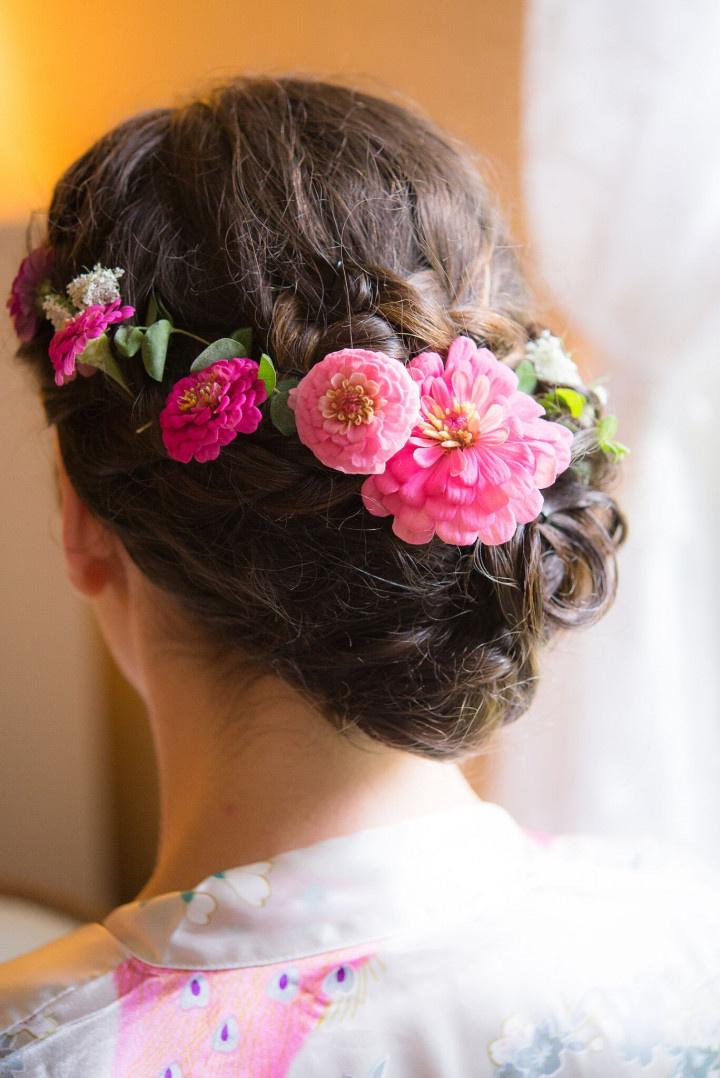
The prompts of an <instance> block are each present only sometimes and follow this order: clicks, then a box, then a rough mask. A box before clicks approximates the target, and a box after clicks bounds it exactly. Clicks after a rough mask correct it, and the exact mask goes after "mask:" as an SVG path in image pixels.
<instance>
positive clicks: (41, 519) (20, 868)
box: [0, 228, 113, 912]
mask: <svg viewBox="0 0 720 1078" xmlns="http://www.w3.org/2000/svg"><path fill="white" fill-rule="evenodd" d="M23 239H24V237H23V235H22V233H21V231H20V230H19V229H17V228H14V229H13V228H4V229H0V290H1V294H2V295H3V296H5V295H6V293H7V290H8V288H9V284H10V281H11V279H12V275H13V273H14V271H15V267H16V265H17V262H18V260H19V257H20V253H21V251H22V243H23ZM13 348H14V339H13V336H12V333H11V328H10V325H9V321H8V319H7V317H6V315H5V311H4V309H3V312H2V317H1V318H0V349H2V356H3V363H4V369H3V378H2V386H3V393H2V398H3V410H2V423H1V424H0V461H2V513H0V566H1V571H0V600H1V607H0V609H2V618H1V619H0V655H2V663H1V668H2V674H1V681H0V722H1V725H0V890H3V891H5V892H7V891H10V892H17V893H21V894H37V895H38V896H39V897H43V896H45V895H47V896H48V897H49V898H52V899H53V900H55V901H56V902H59V903H60V904H61V905H67V907H68V908H69V909H73V910H76V909H77V910H78V911H79V912H82V911H83V910H84V909H85V908H89V909H92V908H94V907H95V906H98V905H99V906H104V905H105V904H107V902H108V900H109V899H110V898H111V896H112V894H113V886H112V852H111V849H110V845H109V842H108V837H109V830H108V828H109V825H110V813H109V805H108V798H107V795H106V792H105V788H106V780H105V760H106V747H105V746H106V741H105V737H106V735H105V730H104V726H103V721H102V720H103V697H102V688H103V687H102V682H101V674H100V670H99V668H98V663H97V650H96V648H95V647H94V646H93V632H92V625H91V622H90V619H89V616H88V613H87V610H86V608H85V607H84V606H83V605H82V604H81V603H80V602H79V600H78V599H77V598H76V596H75V595H74V593H73V592H72V590H71V588H70V586H69V584H68V583H67V582H66V579H65V575H64V571H63V564H62V557H61V553H60V544H59V533H58V521H57V514H56V511H55V490H54V486H53V474H52V445H51V440H50V435H49V432H48V431H46V430H44V420H43V416H42V413H41V409H40V407H39V405H37V404H36V402H35V398H34V396H33V394H32V393H31V392H30V390H29V381H28V378H27V372H25V371H23V370H21V368H20V366H19V365H18V364H15V363H13V362H10V356H11V354H12V352H13Z"/></svg>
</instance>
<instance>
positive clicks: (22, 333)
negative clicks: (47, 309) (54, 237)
mask: <svg viewBox="0 0 720 1078" xmlns="http://www.w3.org/2000/svg"><path fill="white" fill-rule="evenodd" d="M52 263H53V252H52V251H51V250H50V248H49V247H36V248H35V250H34V251H31V252H30V254H29V255H28V256H27V257H26V258H23V260H22V262H21V263H20V269H19V270H18V271H17V274H16V276H15V280H14V281H13V283H12V285H11V286H10V295H9V296H8V299H7V309H8V310H9V311H10V317H11V318H12V320H13V325H14V326H15V333H16V334H17V336H18V337H19V338H20V340H21V341H31V340H32V338H33V337H34V336H35V334H36V333H37V331H38V328H39V325H40V314H39V313H38V308H37V289H38V286H39V285H41V284H42V282H43V281H44V280H45V279H46V278H47V277H48V276H49V274H50V271H51V269H52Z"/></svg>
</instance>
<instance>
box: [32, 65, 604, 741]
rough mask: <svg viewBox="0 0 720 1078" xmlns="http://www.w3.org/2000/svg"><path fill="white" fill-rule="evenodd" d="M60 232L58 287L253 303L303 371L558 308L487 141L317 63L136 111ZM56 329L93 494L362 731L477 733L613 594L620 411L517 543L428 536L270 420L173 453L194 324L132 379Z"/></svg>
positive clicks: (47, 395)
mask: <svg viewBox="0 0 720 1078" xmlns="http://www.w3.org/2000/svg"><path fill="white" fill-rule="evenodd" d="M48 242H49V244H50V246H51V247H52V248H53V250H54V252H55V269H54V284H55V286H56V287H57V288H58V289H60V290H61V289H63V288H64V286H65V285H66V284H67V283H68V281H69V280H70V279H71V278H72V277H73V276H75V275H76V274H77V273H80V272H82V271H83V269H87V268H90V267H91V266H93V265H94V264H95V263H96V262H100V263H102V264H103V265H106V266H122V267H124V268H125V276H124V277H123V279H122V289H123V299H124V301H125V302H127V303H131V304H133V305H134V306H135V307H136V308H137V309H138V312H140V313H142V312H143V311H144V309H145V307H146V305H147V303H148V300H149V297H150V294H151V292H152V290H155V291H156V292H157V293H159V294H160V296H161V297H162V299H163V300H164V302H165V304H166V306H167V307H168V308H169V310H170V312H171V313H172V315H173V317H174V320H175V322H176V323H177V324H178V325H180V326H186V327H195V328H196V329H197V331H198V332H199V333H202V334H203V335H204V336H206V337H208V338H210V339H213V338H214V337H219V336H222V335H223V334H224V333H226V332H227V331H228V330H230V329H232V328H235V327H237V326H251V327H252V329H253V333H254V342H255V343H254V354H255V353H256V355H255V358H259V355H260V352H261V351H263V350H267V351H268V352H269V353H270V354H271V355H272V357H273V359H274V361H275V364H276V367H277V368H278V370H279V371H280V372H283V371H290V370H291V369H292V370H295V371H298V372H302V371H305V370H307V369H308V368H309V367H310V366H311V365H312V364H313V362H315V361H316V360H318V359H320V358H322V356H323V355H325V354H327V353H328V352H330V351H332V350H334V349H337V348H339V347H344V346H349V345H354V346H366V347H370V348H375V349H381V350H382V351H384V352H386V353H387V354H389V355H391V356H394V357H396V358H397V359H399V360H402V361H407V360H408V359H409V358H410V357H411V356H413V355H415V354H417V353H418V352H420V351H422V350H423V349H426V348H432V349H436V350H444V349H446V348H447V346H448V345H449V344H450V342H451V341H452V339H453V338H454V337H455V336H457V335H458V334H459V333H463V334H467V335H469V336H471V337H472V338H473V339H474V340H475V341H476V342H477V343H478V344H482V345H486V346H487V347H489V348H491V349H492V350H493V351H494V352H495V353H496V354H497V355H498V356H499V357H502V358H505V359H507V360H508V362H514V360H515V359H516V358H517V357H519V356H520V355H521V354H522V350H523V347H524V344H525V342H526V340H527V339H528V336H534V335H536V333H537V332H539V326H538V325H537V324H536V323H535V321H534V320H533V318H532V316H531V313H530V299H529V297H528V295H527V290H526V287H525V285H524V282H523V278H522V275H521V272H520V269H519V266H518V264H517V261H516V257H515V253H514V250H513V248H512V246H511V245H510V244H509V242H508V239H507V236H506V235H505V232H504V228H503V225H502V223H501V221H500V218H499V216H498V214H497V212H496V209H495V207H494V204H493V202H492V200H491V198H490V196H489V194H488V191H487V189H486V187H485V184H484V183H483V181H482V180H481V178H480V176H479V174H478V173H477V172H476V170H475V167H474V165H473V163H472V161H471V159H470V157H469V155H468V154H467V153H465V152H463V151H462V150H461V149H459V148H458V147H456V146H455V145H454V144H453V143H452V142H451V141H450V140H449V139H447V138H446V137H445V136H443V135H441V134H440V133H439V132H438V131H437V130H435V128H434V127H433V126H432V125H431V124H430V123H428V122H427V121H426V120H424V119H421V118H419V117H418V116H416V115H414V114H413V113H411V112H409V111H407V110H406V109H404V108H401V107H399V106H397V105H395V104H393V103H389V102H387V101H383V100H379V99H377V98H374V97H372V96H368V95H366V94H363V93H359V92H357V91H354V90H351V89H347V88H344V87H341V86H336V85H329V84H327V83H322V82H315V81H312V80H299V79H277V80H275V79H264V78H263V79H245V78H241V79H237V80H234V81H232V82H231V83H229V84H227V85H225V86H222V87H220V88H219V89H216V90H215V91H214V92H212V93H211V94H210V95H209V96H208V98H207V99H205V100H197V101H194V102H192V103H191V104H189V105H186V106H185V107H181V108H177V109H157V110H154V111H150V112H146V113H143V114H140V115H137V116H135V117H133V118H132V119H130V120H128V121H127V122H125V123H123V124H121V125H120V126H118V127H117V128H115V129H114V130H112V131H110V132H109V133H108V134H107V135H105V136H104V137H103V138H101V139H100V140H99V141H98V142H97V143H96V144H95V145H94V146H92V147H91V148H90V149H89V150H88V151H87V153H85V154H84V155H83V156H82V157H81V158H80V159H79V160H78V161H76V162H75V164H73V165H72V166H71V167H70V168H69V169H68V171H67V172H66V174H65V175H64V176H63V177H62V179H61V180H60V182H59V183H58V185H57V187H56V190H55V193H54V197H53V200H52V205H51V208H50V213H49V232H48ZM138 321H140V319H138ZM49 333H50V329H49V327H46V328H44V329H43V332H42V333H41V334H40V335H38V337H37V338H36V339H35V340H34V341H33V342H31V343H30V344H28V345H26V346H24V347H23V348H22V349H21V351H20V355H21V356H22V357H23V358H24V359H25V360H26V361H28V362H29V363H32V365H33V366H34V368H35V370H36V373H37V376H38V378H39V380H40V383H41V387H42V393H43V399H44V403H45V407H46V411H47V415H48V419H49V421H50V422H51V423H53V424H55V425H56V426H57V428H58V434H59V440H60V447H61V451H62V455H63V459H64V462H65V466H66V468H67V471H68V474H69V476H70V478H71V480H72V482H73V484H74V486H75V487H76V489H77V491H78V493H79V495H80V496H81V497H82V498H83V500H84V501H85V502H86V504H87V505H88V506H89V507H90V509H91V510H92V511H93V513H95V514H96V515H97V516H98V517H99V518H100V519H101V520H103V521H104V522H105V523H106V524H107V525H108V526H109V527H110V528H111V529H113V530H114V532H115V533H117V535H118V536H119V537H120V538H121V539H122V541H123V543H124V544H125V546H126V548H127V550H128V551H129V553H130V555H131V556H132V558H133V559H134V560H135V562H136V563H137V565H138V566H139V567H140V569H141V570H142V571H143V572H144V573H145V574H146V575H147V576H148V577H149V578H150V579H151V580H152V581H153V582H154V583H155V584H156V585H158V586H160V587H161V588H163V589H165V590H166V591H167V592H169V593H170V594H172V595H173V596H174V597H175V598H176V599H177V600H179V601H180V603H181V604H182V605H183V607H184V608H186V609H187V611H188V612H189V613H191V614H192V615H193V620H194V623H195V624H198V625H200V626H201V627H202V630H203V636H204V637H205V638H206V639H208V640H210V641H211V642H212V643H213V646H214V647H215V649H216V651H217V653H218V655H219V656H220V657H222V658H223V660H224V661H225V662H227V663H229V664H230V665H231V666H237V669H238V671H239V670H240V668H241V667H244V664H246V662H247V661H250V662H251V663H253V664H259V667H260V668H261V669H263V670H271V671H272V672H274V673H276V674H277V675H279V676H281V677H282V678H284V679H285V680H286V681H287V682H289V683H290V684H292V685H293V686H295V687H296V688H298V689H300V690H301V691H302V692H305V693H307V694H308V695H309V698H310V699H311V700H312V701H313V702H314V703H315V705H316V706H317V707H318V708H319V709H320V710H321V711H322V712H323V714H324V715H325V716H326V717H327V719H328V720H329V721H330V722H332V723H333V724H335V725H336V726H337V728H338V729H344V730H347V729H352V726H353V725H355V726H356V727H358V728H359V729H360V730H362V731H363V732H364V733H365V734H368V735H370V736H371V737H373V738H376V739H378V740H379V741H381V742H384V743H386V744H388V745H392V746H395V747H398V748H401V749H404V750H407V751H410V752H413V753H417V754H419V755H425V756H429V757H436V758H442V757H447V758H452V757H454V758H463V757H465V756H468V755H472V754H473V753H475V752H477V751H478V748H479V746H480V744H481V743H482V741H483V739H484V738H485V737H486V735H487V734H488V732H489V731H491V730H492V729H494V728H495V727H497V726H498V725H500V724H501V723H502V722H503V721H510V720H512V719H515V718H516V717H517V716H518V715H520V714H521V713H522V712H523V711H524V710H525V709H526V708H527V707H528V705H529V703H530V701H531V699H532V696H533V692H534V689H535V684H536V677H537V658H538V651H539V649H540V647H541V645H542V644H544V643H545V642H546V641H547V640H548V638H549V637H550V636H551V635H552V634H553V633H554V631H555V630H557V629H558V628H561V627H562V628H569V627H573V626H579V625H585V624H588V623H590V622H592V621H593V620H594V619H596V618H597V617H598V616H599V615H600V614H602V613H603V612H604V611H605V610H606V609H607V607H608V605H609V604H610V602H611V601H612V598H613V595H614V590H615V583H616V573H615V552H616V548H617V546H618V545H619V543H620V542H621V541H622V538H623V534H624V522H623V518H622V516H621V514H620V512H619V510H618V508H617V506H616V505H615V503H614V501H613V500H612V498H611V497H610V496H609V495H608V494H607V493H605V487H606V486H607V483H608V481H609V480H610V478H611V474H612V472H613V471H614V467H613V466H612V465H611V464H610V462H608V460H607V459H606V457H605V456H604V455H603V453H602V452H600V450H599V448H598V446H597V442H596V441H595V436H594V434H593V431H592V430H589V431H582V432H580V433H578V434H577V435H576V438H575V446H574V458H575V460H576V462H580V463H581V464H582V471H581V470H580V468H576V467H573V468H570V469H568V470H567V471H566V472H564V473H563V474H562V475H561V476H560V477H559V479H558V480H557V482H556V483H555V485H554V486H553V487H552V488H551V489H549V490H547V491H545V492H544V494H545V507H544V511H543V513H542V514H541V515H540V516H539V517H538V519H537V520H535V521H534V522H533V523H531V524H527V525H525V526H521V527H519V528H518V530H517V533H516V535H515V537H514V538H513V539H512V540H511V541H510V542H508V543H505V544H503V545H501V546H495V547H488V546H483V545H481V544H480V543H478V544H476V545H475V546H467V547H459V546H454V545H451V544H446V543H444V542H442V541H440V540H438V539H433V540H432V541H431V542H430V543H427V544H424V545H418V546H412V545H409V544H407V543H405V542H403V541H401V540H400V539H398V538H397V537H396V536H395V535H394V534H393V533H392V531H391V529H390V522H389V520H387V519H379V518H376V517H373V516H372V515H371V514H369V513H368V512H367V511H366V510H365V509H364V507H363V506H362V502H361V500H360V497H359V488H360V486H361V483H362V481H363V479H364V476H361V475H346V474H344V473H340V472H338V471H334V470H331V469H328V468H326V467H324V466H323V465H321V464H320V463H319V462H318V461H317V460H316V458H315V457H314V456H313V455H312V453H311V452H310V451H309V450H307V449H306V448H305V447H304V446H303V445H301V444H300V443H299V442H298V440H297V439H296V438H285V437H283V436H282V435H281V434H280V433H279V432H278V431H277V430H276V429H275V428H274V427H273V426H272V424H271V423H269V422H266V423H263V424H261V426H260V427H259V428H258V430H257V431H256V432H255V434H254V435H253V436H252V437H250V438H237V439H236V440H235V441H234V442H233V443H232V444H231V445H230V446H228V447H226V448H225V449H224V450H223V451H222V453H221V454H220V456H219V458H218V459H217V460H216V461H214V462H212V463H206V464H197V463H191V464H179V463H177V462H175V461H173V460H170V459H168V457H167V454H166V453H165V451H164V448H163V446H162V443H161V440H160V434H159V430H158V425H157V422H155V423H153V424H152V425H151V426H150V427H149V428H148V429H147V430H145V431H144V432H143V433H140V434H138V433H136V431H137V430H138V429H139V428H142V427H143V426H145V425H146V424H147V422H148V421H149V420H153V419H156V418H157V415H158V413H159V411H160V409H161V407H162V404H163V402H164V399H165V396H166V394H167V392H168V388H169V385H170V384H171V383H172V382H173V381H175V380H176V379H177V378H179V377H181V376H182V375H183V374H185V373H186V372H187V367H188V361H189V358H190V357H191V356H192V355H194V354H195V352H196V351H197V349H195V351H193V348H192V344H191V343H190V342H189V341H187V339H185V338H177V337H173V342H172V345H171V351H170V357H169V360H168V365H167V369H166V375H165V379H164V382H163V384H162V385H155V384H153V383H152V382H151V381H150V380H149V379H148V378H147V376H146V375H145V374H144V373H143V371H142V368H141V365H140V364H139V363H138V364H137V365H136V366H135V367H134V366H133V364H132V363H126V364H125V368H124V369H125V370H126V371H131V372H132V371H133V370H135V372H136V373H135V374H131V378H132V379H133V384H132V389H133V400H132V402H129V399H128V397H127V395H125V394H124V393H123V392H122V390H121V389H119V388H118V387H117V386H116V385H115V383H113V382H112V381H111V380H109V379H107V378H105V377H95V378H78V379H76V380H75V381H73V382H72V383H70V384H69V385H66V386H64V387H62V388H58V387H56V386H55V385H54V382H53V378H52V368H51V364H50V362H49V360H48V355H47V345H48V341H49Z"/></svg>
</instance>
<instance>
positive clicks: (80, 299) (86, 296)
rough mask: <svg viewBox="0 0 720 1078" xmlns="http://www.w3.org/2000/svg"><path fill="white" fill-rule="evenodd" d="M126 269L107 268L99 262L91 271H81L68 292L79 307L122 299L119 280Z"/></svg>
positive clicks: (71, 283)
mask: <svg viewBox="0 0 720 1078" xmlns="http://www.w3.org/2000/svg"><path fill="white" fill-rule="evenodd" d="M124 272H125V270H124V269H119V268H116V269H107V268H106V267H105V266H101V265H100V263H99V262H98V263H97V265H95V266H93V268H92V269H91V270H90V272H89V273H81V274H80V276H79V277H75V278H74V280H72V281H71V282H70V284H69V285H68V286H67V294H68V296H69V297H70V299H71V300H72V302H73V304H74V305H75V306H76V307H77V308H78V309H79V310H84V308H85V307H91V306H93V304H95V303H100V304H106V303H112V302H113V300H116V299H120V288H119V285H118V281H119V280H120V278H121V277H122V275H123V273H124Z"/></svg>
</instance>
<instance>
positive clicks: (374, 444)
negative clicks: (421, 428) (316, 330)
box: [288, 348, 420, 475]
mask: <svg viewBox="0 0 720 1078" xmlns="http://www.w3.org/2000/svg"><path fill="white" fill-rule="evenodd" d="M419 405H420V393H419V390H418V387H417V385H416V384H415V382H414V381H413V379H412V378H411V377H410V375H409V374H408V371H407V367H406V366H405V364H403V363H401V362H400V361H399V360H397V359H391V358H390V356H386V355H385V354H384V353H383V352H369V351H367V350H366V349H364V348H343V349H342V350H341V351H339V352H331V353H330V354H329V355H327V356H325V358H324V359H321V360H320V362H319V363H316V364H314V366H312V367H311V368H310V370H309V371H308V373H307V374H306V375H304V376H303V378H301V380H300V382H299V383H298V385H297V386H295V388H294V389H291V390H290V392H289V394H288V406H289V407H290V408H291V409H292V410H293V411H294V413H295V422H296V425H297V433H298V437H299V439H300V441H301V442H302V443H303V444H304V445H306V446H307V447H308V448H309V449H311V450H312V451H313V453H314V454H315V456H316V457H317V458H318V459H319V460H321V461H322V462H323V464H327V465H328V467H330V468H336V469H337V470H338V471H341V472H350V473H356V472H361V473H363V474H366V475H367V474H371V473H373V472H381V471H382V470H383V468H384V466H385V462H386V461H387V460H388V459H389V458H390V457H391V456H392V455H393V453H396V452H397V451H398V449H400V447H401V446H402V445H404V444H405V442H406V441H407V439H408V436H409V435H410V431H411V430H412V428H413V426H414V424H415V422H416V421H417V416H418V410H419Z"/></svg>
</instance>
